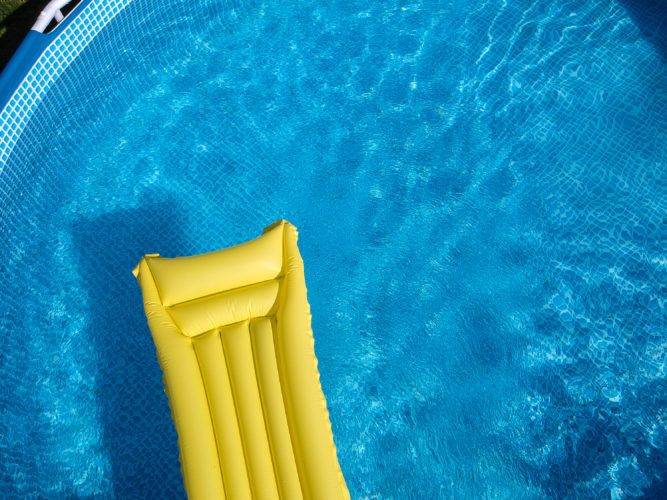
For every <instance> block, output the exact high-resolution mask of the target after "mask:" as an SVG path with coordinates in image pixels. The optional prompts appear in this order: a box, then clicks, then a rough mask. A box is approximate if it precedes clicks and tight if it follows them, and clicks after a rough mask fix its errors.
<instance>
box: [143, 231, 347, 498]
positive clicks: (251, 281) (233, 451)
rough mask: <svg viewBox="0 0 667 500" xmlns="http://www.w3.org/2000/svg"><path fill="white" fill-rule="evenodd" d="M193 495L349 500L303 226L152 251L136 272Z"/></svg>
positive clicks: (182, 465)
mask: <svg viewBox="0 0 667 500" xmlns="http://www.w3.org/2000/svg"><path fill="white" fill-rule="evenodd" d="M134 275H135V276H136V277H137V279H138V281H139V284H140V285H141V289H142V291H143V297H144V308H145V309H146V316H147V317H148V325H149V327H150V329H151V332H152V333H153V339H154V341H155V346H156V347H157V355H158V360H159V362H160V365H161V366H162V370H163V373H164V384H165V390H166V392H167V395H168V397H169V404H170V406H171V411H172V417H173V419H174V422H175V424H176V430H177V431H178V444H179V448H180V459H181V470H182V472H183V480H184V482H185V489H186V491H187V494H188V497H189V498H190V500H197V499H219V498H229V499H244V498H256V499H262V500H263V499H277V498H282V499H288V500H292V499H300V498H304V499H318V500H319V499H322V500H327V499H348V498H350V495H349V493H348V491H347V487H346V485H345V480H344V479H343V475H342V473H341V470H340V466H339V465H338V459H337V458H336V448H335V446H334V442H333V436H332V433H331V424H330V422H329V413H328V412H327V407H326V401H325V399H324V395H323V393H322V389H321V387H320V378H319V372H318V370H317V358H316V357H315V351H314V348H313V346H314V341H313V335H312V331H311V328H310V307H309V305H308V301H307V298H306V283H305V279H304V274H303V261H302V260H301V255H300V254H299V249H298V248H297V231H296V228H295V227H294V226H292V225H291V224H290V223H288V222H286V221H278V222H276V223H274V224H273V225H271V226H269V227H267V228H266V229H265V230H264V233H263V234H262V236H260V237H259V238H257V239H254V240H252V241H249V242H247V243H243V244H241V245H238V246H235V247H231V248H226V249H224V250H220V251H217V252H213V253H208V254H204V255H196V256H193V257H177V258H173V259H168V258H164V257H160V256H159V255H157V254H154V255H146V256H145V257H144V258H143V259H141V262H139V264H138V265H137V267H136V268H135V269H134Z"/></svg>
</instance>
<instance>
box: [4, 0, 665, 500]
mask: <svg viewBox="0 0 667 500" xmlns="http://www.w3.org/2000/svg"><path fill="white" fill-rule="evenodd" d="M165 4H167V3H166V2H164V3H163V5H162V6H158V5H153V4H152V3H151V2H149V1H144V0H137V1H136V2H135V3H134V4H132V6H130V7H129V8H128V9H126V10H125V11H124V12H123V13H122V14H121V15H120V16H119V17H118V18H117V19H116V20H115V21H114V22H113V23H112V25H111V26H109V27H108V28H106V29H105V31H103V33H102V34H101V35H100V37H99V38H98V39H96V40H95V41H94V42H93V44H92V45H91V46H90V47H89V48H88V49H87V50H86V51H85V52H84V53H83V54H82V56H81V58H80V59H79V60H78V61H77V62H76V63H75V64H74V65H73V66H72V67H70V69H69V70H68V71H67V72H66V74H65V75H64V76H63V78H62V80H60V81H59V83H58V84H57V85H56V87H55V88H54V90H53V92H51V94H49V96H48V98H47V99H46V101H45V102H44V103H42V105H41V107H40V109H39V110H38V112H37V116H36V118H35V119H34V120H33V122H31V124H30V126H29V127H28V130H27V131H26V133H25V134H24V136H23V137H22V140H21V141H20V142H19V144H18V145H17V149H16V150H15V153H14V155H13V157H12V158H11V159H10V162H9V164H8V165H7V166H6V168H5V170H4V171H3V172H2V173H0V184H1V185H2V190H3V191H2V192H3V197H4V199H5V201H4V202H3V206H2V209H1V210H2V217H1V218H0V227H1V228H2V231H3V235H4V236H5V238H6V243H5V245H3V246H2V247H0V257H1V259H0V262H1V264H0V270H1V273H0V276H1V278H0V279H1V280H2V286H3V290H4V291H5V300H3V301H2V303H1V304H0V322H1V328H2V331H3V335H2V336H0V375H1V376H2V379H3V384H2V386H1V388H0V491H2V492H3V493H2V495H5V496H6V497H9V498H26V497H35V498H36V497H40V498H43V497H50V498H56V497H57V498H62V497H79V498H89V497H94V496H95V497H96V496H99V497H115V498H179V497H182V496H183V495H184V493H183V489H182V485H181V477H180V473H179V463H178V449H177V446H176V434H175V431H174V429H173V425H172V423H171V420H170V416H169V408H168V404H167V400H166V397H165V395H164V393H163V390H162V381H161V374H160V369H159V366H158V364H157V360H156V358H155V351H154V347H153V344H152V340H151V337H150V332H149V331H148V328H147V326H146V322H145V318H144V314H143V310H142V307H141V295H140V291H139V289H138V286H137V285H136V283H135V282H134V278H133V277H132V275H131V274H130V270H131V269H132V267H133V266H134V265H135V264H136V262H137V261H138V260H139V258H140V257H141V256H142V255H143V254H144V253H152V252H159V253H161V254H162V255H166V256H174V255H188V254H194V253H199V252H204V251H211V250H215V249H218V248H221V247H225V246H228V245H232V244H236V243H240V242H242V241H244V240H247V239H250V238H253V237H255V236H257V235H259V234H260V232H261V229H262V228H263V227H264V226H266V225H268V224H270V223H271V222H273V221H274V220H275V219H278V218H285V219H288V220H290V221H291V222H292V223H294V224H295V225H296V226H297V227H298V228H299V231H300V241H299V244H300V248H301V252H302V255H303V258H304V261H305V269H306V280H307V285H308V289H309V300H310V302H311V306H312V313H313V329H314V333H315V340H316V344H315V348H316V352H317V355H318V357H319V366H320V371H321V376H322V385H323V390H324V393H325V395H326V397H327V401H328V407H329V411H330V414H331V420H332V426H333V430H334V435H335V441H336V445H337V448H338V457H339V460H340V463H341V467H342V470H343V473H344V475H345V477H346V480H347V483H348V486H349V488H350V491H351V494H352V497H353V498H383V499H408V498H424V499H433V498H461V499H468V498H512V499H514V498H546V497H548V498H613V499H616V498H637V497H642V496H644V497H648V498H654V497H659V496H660V494H661V492H663V491H665V490H666V489H667V486H666V485H665V480H666V477H667V460H666V459H665V449H666V447H667V443H666V436H667V383H666V381H665V363H666V359H667V345H666V344H667V343H666V341H665V324H666V321H665V319H666V318H665V288H664V287H665V285H664V284H665V282H667V256H666V255H665V246H664V242H665V210H666V208H667V201H666V198H665V178H666V176H665V158H666V153H667V141H666V140H665V139H666V134H665V131H666V130H667V70H666V68H665V60H666V59H665V57H666V54H667V51H666V50H665V43H664V42H665V38H664V22H662V24H660V23H661V21H659V20H660V19H661V14H662V13H664V11H661V10H660V8H659V7H656V6H654V5H653V4H651V3H648V2H647V3H641V2H640V3H634V4H629V3H622V2H621V3H618V2H599V3H597V5H592V2H584V1H575V2H550V1H544V0H542V1H536V2H525V1H518V2H511V3H509V2H500V1H498V2H496V1H488V2H484V3H474V2H472V3H469V2H463V1H459V0H457V1H453V2H442V3H437V2H421V3H407V2H395V1H394V2H363V3H362V2H349V1H346V2H339V1H334V2H313V1H301V2H274V3H240V2H218V1H211V2H201V3H195V2H189V3H182V2H173V3H171V4H167V5H165ZM149 7H150V9H152V10H151V11H149V10H147V9H148V8H149ZM652 9H653V10H652ZM151 12H152V13H151ZM663 19H664V18H663ZM135 26H139V28H136V27H135ZM0 496H1V495H0Z"/></svg>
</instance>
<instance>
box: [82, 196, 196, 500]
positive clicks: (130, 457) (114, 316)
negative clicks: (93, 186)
mask: <svg viewBox="0 0 667 500" xmlns="http://www.w3.org/2000/svg"><path fill="white" fill-rule="evenodd" d="M180 227H181V225H180V224H179V217H178V214H177V213H176V210H175V205H174V204H171V203H168V202H157V203H148V204H145V205H142V206H140V207H138V208H136V209H129V210H118V211H114V212H111V213H107V214H103V215H100V216H99V217H97V218H94V219H82V220H79V221H78V222H76V223H75V224H74V227H73V228H72V232H73V235H74V242H75V244H76V248H77V251H78V256H79V262H80V264H79V265H80V273H81V276H82V280H83V284H84V287H85V293H86V295H87V296H88V303H89V304H90V309H89V318H88V320H89V321H88V328H89V329H90V332H89V333H88V336H89V338H91V339H93V341H94V342H95V350H96V351H97V353H98V359H99V368H98V376H97V378H98V383H97V394H96V400H97V401H98V402H99V404H100V406H101V414H102V421H103V432H104V435H103V444H104V448H105V449H106V450H107V452H108V453H109V457H110V461H111V468H112V474H113V485H114V494H115V496H116V497H117V498H142V499H143V498H185V493H184V490H183V486H182V479H181V474H180V464H179V460H178V447H177V436H176V431H175V429H174V425H173V423H172V420H171V414H170V410H169V406H168V402H167V397H166V395H165V394H164V390H163V385H162V373H161V371H160V367H159V365H158V361H157V358H156V354H155V347H154V345H153V340H152V337H151V334H150V331H149V329H148V326H147V323H146V318H145V316H144V311H143V306H142V303H143V302H142V297H141V291H140V288H139V286H138V285H137V283H136V281H135V279H134V276H133V275H132V273H131V271H132V269H133V267H134V266H135V265H136V264H137V262H138V261H139V259H140V258H141V257H142V255H143V254H145V253H153V252H160V253H162V254H165V255H175V254H177V253H178V249H179V247H180V248H182V244H181V242H182V238H183V236H182V234H181V233H180V229H179V228H180Z"/></svg>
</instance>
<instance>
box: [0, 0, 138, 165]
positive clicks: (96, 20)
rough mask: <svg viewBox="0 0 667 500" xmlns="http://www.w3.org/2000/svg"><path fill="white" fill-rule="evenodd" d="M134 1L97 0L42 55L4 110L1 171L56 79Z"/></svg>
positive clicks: (0, 155)
mask: <svg viewBox="0 0 667 500" xmlns="http://www.w3.org/2000/svg"><path fill="white" fill-rule="evenodd" d="M130 2H132V0H93V1H92V2H90V3H89V4H88V5H86V6H85V8H84V10H83V11H82V12H81V13H79V15H78V16H76V18H74V19H73V20H72V22H71V23H69V24H68V25H67V26H65V28H64V29H63V31H62V32H61V33H60V34H59V35H58V36H57V37H56V39H55V40H53V42H51V44H49V46H48V47H47V48H46V50H45V51H44V52H43V53H42V54H41V55H40V56H39V58H38V59H37V61H36V62H35V64H34V65H33V67H32V68H30V71H29V72H28V74H27V75H26V76H25V78H24V79H23V81H22V82H21V84H20V85H19V86H18V87H17V89H16V90H15V91H14V94H13V95H12V96H11V98H10V99H9V101H8V102H7V105H6V106H5V107H4V108H3V109H2V111H1V112H0V124H2V125H1V128H0V132H1V134H0V171H2V170H3V169H4V166H5V165H6V163H7V160H8V159H9V155H10V154H11V152H12V150H13V148H14V146H15V145H16V142H17V141H18V139H19V136H20V135H21V133H22V132H23V130H24V129H25V127H26V125H27V124H28V122H29V121H30V118H31V117H32V115H33V114H34V112H35V110H36V109H37V106H38V105H39V103H40V102H41V101H42V99H43V98H44V96H45V95H46V93H47V92H48V90H49V89H50V88H51V85H52V84H53V82H55V81H56V80H57V79H58V77H60V75H62V73H63V72H64V71H65V69H67V67H68V66H69V65H70V64H71V63H72V62H73V61H74V59H76V57H77V56H78V55H79V54H80V53H81V51H82V50H83V49H84V48H85V47H86V45H88V43H90V41H91V40H92V39H93V38H94V37H95V35H97V34H98V33H99V32H100V31H101V30H102V28H104V26H106V25H107V24H108V23H109V21H111V20H112V19H113V18H114V17H115V16H116V15H117V14H118V13H119V12H120V11H121V10H123V9H124V8H125V7H127V5H129V4H130Z"/></svg>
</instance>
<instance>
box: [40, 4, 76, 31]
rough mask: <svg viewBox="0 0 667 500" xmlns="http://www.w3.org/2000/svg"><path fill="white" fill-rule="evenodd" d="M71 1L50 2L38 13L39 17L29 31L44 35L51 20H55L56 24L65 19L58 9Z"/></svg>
mask: <svg viewBox="0 0 667 500" xmlns="http://www.w3.org/2000/svg"><path fill="white" fill-rule="evenodd" d="M71 1H72V0H51V1H50V2H49V3H48V4H47V6H46V7H44V10H42V12H40V14H39V16H38V17H37V21H36V22H35V24H33V26H32V28H30V29H31V30H33V31H39V32H40V33H44V30H45V29H46V27H47V26H48V25H49V23H50V22H51V21H52V20H53V19H55V20H56V21H57V22H60V21H62V20H63V19H65V16H63V13H62V12H60V9H62V8H63V7H64V6H65V5H67V4H68V3H70V2H71Z"/></svg>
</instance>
